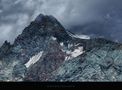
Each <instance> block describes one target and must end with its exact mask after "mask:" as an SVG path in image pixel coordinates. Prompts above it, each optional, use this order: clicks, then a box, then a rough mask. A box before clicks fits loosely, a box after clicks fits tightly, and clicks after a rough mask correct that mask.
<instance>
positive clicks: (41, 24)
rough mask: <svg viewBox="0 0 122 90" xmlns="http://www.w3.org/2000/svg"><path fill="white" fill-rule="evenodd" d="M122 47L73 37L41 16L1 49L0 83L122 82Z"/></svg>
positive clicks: (55, 21)
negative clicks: (12, 42)
mask: <svg viewBox="0 0 122 90" xmlns="http://www.w3.org/2000/svg"><path fill="white" fill-rule="evenodd" d="M121 48H122V46H121V44H118V43H114V42H111V41H108V40H105V39H102V38H99V39H90V38H89V37H84V36H76V35H74V34H72V33H71V32H69V31H66V30H65V28H64V27H63V26H62V25H61V24H60V23H59V22H58V21H57V20H56V19H55V18H54V17H53V16H47V15H42V14H40V15H39V16H38V17H37V18H36V19H35V21H33V22H31V23H30V25H29V26H28V27H26V28H25V29H24V30H23V32H22V34H21V35H19V36H18V37H17V38H16V39H15V42H14V44H12V45H11V44H10V43H9V42H7V41H5V43H4V44H3V45H2V47H1V48H0V81H14V82H16V81H57V82H65V81H71V82H74V81H80V82H82V81H121V80H122V79H121V75H122V65H121V63H122V61H121V58H122V56H121V55H122V50H121Z"/></svg>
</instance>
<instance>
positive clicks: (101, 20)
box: [0, 0, 122, 45]
mask: <svg viewBox="0 0 122 90" xmlns="http://www.w3.org/2000/svg"><path fill="white" fill-rule="evenodd" d="M40 13H42V14H47V15H53V16H55V17H56V18H57V19H58V20H59V21H60V22H61V23H62V24H63V25H64V27H65V28H68V29H69V28H74V27H77V28H78V29H77V30H74V29H73V31H74V32H80V33H85V34H89V35H90V34H91V35H92V34H93V35H101V36H103V37H105V38H111V39H113V40H120V41H122V30H121V29H122V0H0V45H1V44H2V43H3V42H4V41H5V40H8V41H10V42H13V41H14V39H15V38H16V37H17V35H18V34H20V33H21V32H22V30H23V29H24V28H25V27H26V26H27V25H28V24H29V23H30V22H31V21H32V20H34V18H35V17H36V16H38V14H40ZM98 26H99V27H98Z"/></svg>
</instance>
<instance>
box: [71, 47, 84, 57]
mask: <svg viewBox="0 0 122 90" xmlns="http://www.w3.org/2000/svg"><path fill="white" fill-rule="evenodd" d="M82 53H83V47H78V48H77V49H75V50H74V51H73V52H72V53H71V54H72V57H73V58H75V57H77V56H79V55H81V54H82Z"/></svg>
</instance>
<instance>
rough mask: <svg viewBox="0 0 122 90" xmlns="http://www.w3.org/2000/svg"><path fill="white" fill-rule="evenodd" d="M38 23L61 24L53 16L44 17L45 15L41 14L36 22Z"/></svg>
mask: <svg viewBox="0 0 122 90" xmlns="http://www.w3.org/2000/svg"><path fill="white" fill-rule="evenodd" d="M34 22H36V23H44V22H51V23H59V22H58V21H57V19H56V18H55V17H53V16H52V15H43V14H39V15H38V16H37V17H36V19H35V21H34Z"/></svg>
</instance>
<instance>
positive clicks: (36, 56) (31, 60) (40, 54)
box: [25, 51, 43, 68]
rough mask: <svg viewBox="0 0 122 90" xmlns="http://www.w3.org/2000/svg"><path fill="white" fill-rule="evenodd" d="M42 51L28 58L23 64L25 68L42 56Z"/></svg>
mask: <svg viewBox="0 0 122 90" xmlns="http://www.w3.org/2000/svg"><path fill="white" fill-rule="evenodd" d="M42 54H43V51H41V52H39V53H38V54H37V55H35V56H33V57H32V58H30V60H29V61H28V62H27V63H26V64H25V66H26V67H27V68H29V67H30V66H31V65H33V64H35V63H36V62H37V61H38V60H39V59H40V58H41V57H42Z"/></svg>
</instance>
